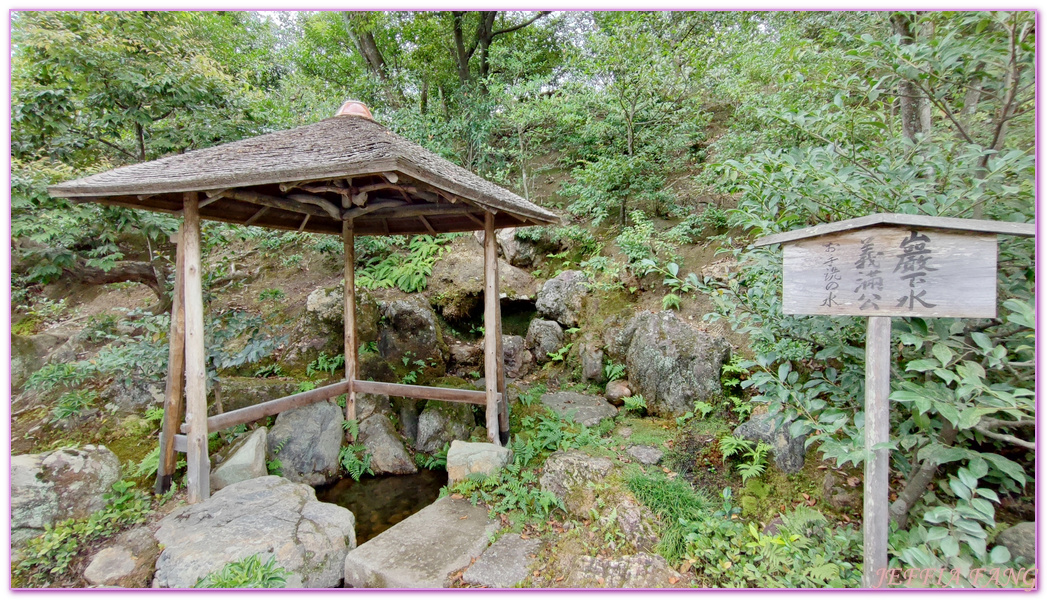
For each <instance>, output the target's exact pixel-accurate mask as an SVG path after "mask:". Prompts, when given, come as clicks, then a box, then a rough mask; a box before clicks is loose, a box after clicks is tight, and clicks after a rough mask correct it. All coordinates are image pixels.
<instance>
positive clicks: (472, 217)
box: [465, 213, 486, 227]
mask: <svg viewBox="0 0 1047 600" xmlns="http://www.w3.org/2000/svg"><path fill="white" fill-rule="evenodd" d="M465 216H467V217H469V220H470V221H472V222H473V223H476V224H477V225H479V226H480V227H486V225H484V222H483V220H482V219H480V218H479V217H477V216H476V215H474V214H473V213H465Z"/></svg>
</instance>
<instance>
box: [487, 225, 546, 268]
mask: <svg viewBox="0 0 1047 600" xmlns="http://www.w3.org/2000/svg"><path fill="white" fill-rule="evenodd" d="M495 238H496V239H497V240H498V249H499V250H501V251H502V256H504V257H505V260H507V261H508V262H509V264H511V265H512V266H514V267H525V268H526V267H530V266H533V265H534V261H535V259H536V258H537V257H538V247H537V245H536V244H534V243H532V242H529V241H526V240H520V239H517V238H516V228H515V227H509V228H506V229H499V230H498V233H496V234H495Z"/></svg>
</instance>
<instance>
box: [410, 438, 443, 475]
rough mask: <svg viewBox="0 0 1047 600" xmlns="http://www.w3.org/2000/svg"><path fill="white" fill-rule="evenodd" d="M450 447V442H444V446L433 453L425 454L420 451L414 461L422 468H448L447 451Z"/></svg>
mask: <svg viewBox="0 0 1047 600" xmlns="http://www.w3.org/2000/svg"><path fill="white" fill-rule="evenodd" d="M450 449H451V445H450V444H444V447H443V448H441V449H439V450H437V451H436V452H433V453H432V454H423V453H421V452H419V453H417V454H415V455H414V462H415V464H417V465H418V467H419V468H421V469H446V468H447V451H448V450H450Z"/></svg>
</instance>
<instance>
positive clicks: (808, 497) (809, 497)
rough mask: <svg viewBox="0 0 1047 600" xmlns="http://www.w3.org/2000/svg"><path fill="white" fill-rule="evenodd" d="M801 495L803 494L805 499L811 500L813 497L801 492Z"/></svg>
mask: <svg viewBox="0 0 1047 600" xmlns="http://www.w3.org/2000/svg"><path fill="white" fill-rule="evenodd" d="M800 495H801V496H803V499H804V500H810V499H811V496H810V494H800Z"/></svg>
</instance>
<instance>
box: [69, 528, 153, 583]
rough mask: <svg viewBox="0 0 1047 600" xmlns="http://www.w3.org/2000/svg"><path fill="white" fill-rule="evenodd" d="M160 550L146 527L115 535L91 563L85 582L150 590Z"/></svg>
mask: <svg viewBox="0 0 1047 600" xmlns="http://www.w3.org/2000/svg"><path fill="white" fill-rule="evenodd" d="M158 556H160V547H159V546H158V545H157V543H156V540H155V539H153V531H152V528H151V527H150V526H148V525H145V526H141V527H136V528H134V529H131V530H128V531H125V532H124V533H121V534H120V535H118V536H117V537H116V538H115V539H114V540H113V543H112V544H110V545H109V546H106V547H105V548H103V549H102V550H101V551H99V552H98V553H97V554H95V556H94V558H92V559H91V562H90V563H89V564H88V565H87V568H86V569H85V570H84V579H86V580H87V582H88V583H90V584H91V585H94V586H117V587H123V588H145V587H149V584H150V582H151V581H152V579H153V571H154V569H155V565H156V559H157V557H158Z"/></svg>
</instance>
